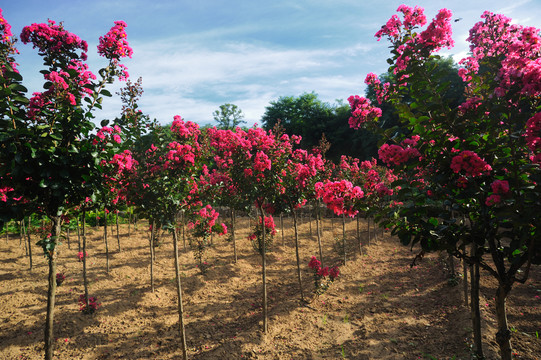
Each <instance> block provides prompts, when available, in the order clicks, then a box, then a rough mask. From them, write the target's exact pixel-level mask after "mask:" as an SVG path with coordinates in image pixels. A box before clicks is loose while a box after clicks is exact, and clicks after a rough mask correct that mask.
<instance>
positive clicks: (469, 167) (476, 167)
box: [451, 150, 492, 177]
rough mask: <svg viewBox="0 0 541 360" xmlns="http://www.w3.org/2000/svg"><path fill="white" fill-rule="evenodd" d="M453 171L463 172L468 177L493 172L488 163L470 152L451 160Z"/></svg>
mask: <svg viewBox="0 0 541 360" xmlns="http://www.w3.org/2000/svg"><path fill="white" fill-rule="evenodd" d="M451 169H452V170H453V171H454V172H455V173H459V172H463V173H464V175H466V176H471V177H476V176H481V175H483V174H486V173H488V172H490V171H491V170H492V167H491V166H490V165H489V164H487V162H486V161H485V160H483V159H481V158H480V157H479V155H477V154H476V153H474V152H473V151H470V150H464V151H462V152H460V154H458V155H456V156H454V157H453V159H452V160H451Z"/></svg>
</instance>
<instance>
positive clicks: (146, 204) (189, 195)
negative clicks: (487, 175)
mask: <svg viewBox="0 0 541 360" xmlns="http://www.w3.org/2000/svg"><path fill="white" fill-rule="evenodd" d="M200 133H201V131H200V129H199V126H198V125H197V124H195V123H193V122H190V121H187V122H185V121H184V120H183V119H182V118H181V117H180V116H178V115H177V116H175V117H174V121H173V123H172V125H171V134H172V137H173V140H171V141H169V140H167V141H164V140H166V139H167V138H159V137H158V138H157V140H159V141H158V142H156V145H155V144H150V147H149V148H148V149H147V150H146V151H145V156H144V157H142V158H141V159H139V160H138V162H139V166H138V168H137V170H136V173H135V176H136V178H135V179H132V180H130V184H131V187H130V188H131V190H130V191H131V192H132V194H133V195H131V199H132V201H133V202H134V203H135V204H136V205H137V206H138V207H140V208H141V209H142V211H143V212H145V213H146V214H147V215H148V216H149V217H150V218H151V219H152V220H153V221H152V227H153V231H155V229H154V228H155V227H156V226H155V225H156V222H157V223H159V224H161V226H162V227H163V228H164V229H169V230H170V231H172V233H173V247H174V262H175V274H176V285H177V299H178V311H179V332H180V337H181V340H182V352H183V357H184V358H185V359H186V358H187V348H186V336H185V333H184V315H183V305H182V287H181V282H180V270H179V259H178V233H177V231H176V218H177V215H178V214H179V212H180V211H182V210H186V209H189V208H191V207H193V206H200V205H201V201H200V200H199V196H198V195H199V189H198V185H197V182H198V174H199V172H200V167H201V160H202V159H203V158H204V156H205V155H204V154H203V152H202V148H201V145H200V143H199V136H200ZM151 134H152V133H151ZM150 246H151V248H152V246H153V244H152V243H151V245H150ZM151 261H152V259H151Z"/></svg>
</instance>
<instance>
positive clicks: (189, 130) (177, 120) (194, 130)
mask: <svg viewBox="0 0 541 360" xmlns="http://www.w3.org/2000/svg"><path fill="white" fill-rule="evenodd" d="M171 132H172V133H173V134H176V135H177V136H179V137H180V138H181V139H193V140H194V141H197V140H198V138H199V135H200V134H201V130H200V129H199V125H198V124H197V123H194V122H191V121H186V122H184V120H183V119H182V117H180V115H175V116H174V117H173V124H171Z"/></svg>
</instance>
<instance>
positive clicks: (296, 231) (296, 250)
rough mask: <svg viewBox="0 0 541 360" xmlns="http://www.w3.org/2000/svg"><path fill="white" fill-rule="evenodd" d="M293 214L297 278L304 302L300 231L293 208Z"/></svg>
mask: <svg viewBox="0 0 541 360" xmlns="http://www.w3.org/2000/svg"><path fill="white" fill-rule="evenodd" d="M290 208H291V211H292V213H293V229H294V231H295V255H296V257H297V278H298V279H299V289H300V290H301V301H302V302H304V291H303V290H302V277H301V259H300V256H299V229H298V225H297V212H296V211H295V209H293V207H292V206H291V207H290Z"/></svg>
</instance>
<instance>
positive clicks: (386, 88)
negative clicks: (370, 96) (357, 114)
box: [364, 73, 391, 104]
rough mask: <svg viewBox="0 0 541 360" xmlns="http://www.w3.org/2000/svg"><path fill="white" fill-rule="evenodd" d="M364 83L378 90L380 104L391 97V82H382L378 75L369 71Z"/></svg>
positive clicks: (377, 96) (377, 97)
mask: <svg viewBox="0 0 541 360" xmlns="http://www.w3.org/2000/svg"><path fill="white" fill-rule="evenodd" d="M364 83H365V84H366V85H368V86H372V88H373V89H374V91H375V92H376V99H377V101H378V104H381V103H382V102H383V101H385V100H387V99H389V95H390V88H391V84H390V83H389V82H386V83H385V84H382V83H381V81H380V79H379V78H378V76H377V75H376V74H374V73H369V74H368V75H366V78H365V79H364Z"/></svg>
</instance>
